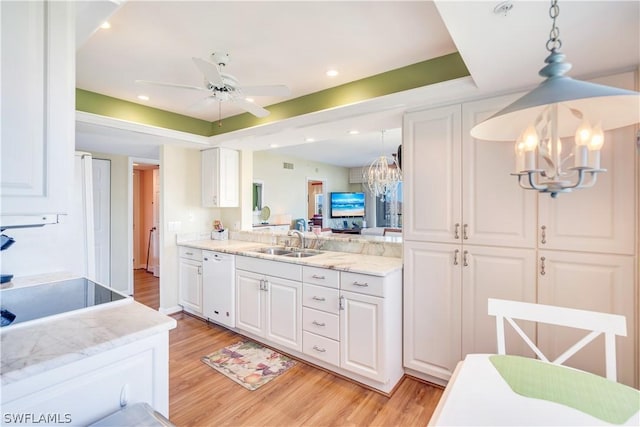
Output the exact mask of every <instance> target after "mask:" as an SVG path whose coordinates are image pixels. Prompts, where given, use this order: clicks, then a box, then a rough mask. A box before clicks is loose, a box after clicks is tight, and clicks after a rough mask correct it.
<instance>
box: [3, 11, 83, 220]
mask: <svg viewBox="0 0 640 427" xmlns="http://www.w3.org/2000/svg"><path fill="white" fill-rule="evenodd" d="M0 14H1V15H2V26H1V31H2V33H1V38H2V150H1V154H2V155H1V157H2V175H1V181H0V192H1V193H2V203H1V206H2V211H1V213H2V216H3V223H6V222H7V221H5V220H4V218H6V217H8V216H32V215H39V216H42V215H44V214H64V213H67V210H68V205H69V194H68V193H69V188H70V187H71V185H72V182H73V152H74V144H75V39H74V34H75V15H74V3H73V2H19V1H17V2H1V3H0Z"/></svg>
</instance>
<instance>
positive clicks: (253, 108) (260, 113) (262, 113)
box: [231, 98, 270, 117]
mask: <svg viewBox="0 0 640 427" xmlns="http://www.w3.org/2000/svg"><path fill="white" fill-rule="evenodd" d="M231 102H233V103H234V104H236V105H237V106H238V107H240V108H242V109H243V110H245V111H248V112H249V113H251V114H253V115H254V116H256V117H267V116H268V115H269V114H270V113H269V110H265V109H264V108H262V107H261V106H259V105H256V104H254V103H253V102H249V101H247V100H246V99H243V98H231Z"/></svg>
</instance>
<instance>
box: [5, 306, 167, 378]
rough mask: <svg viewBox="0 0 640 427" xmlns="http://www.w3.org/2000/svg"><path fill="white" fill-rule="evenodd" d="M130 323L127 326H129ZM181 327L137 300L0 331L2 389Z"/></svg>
mask: <svg viewBox="0 0 640 427" xmlns="http://www.w3.org/2000/svg"><path fill="white" fill-rule="evenodd" d="M124 319H126V321H124ZM175 327H176V321H175V319H173V318H171V317H168V316H165V315H164V314H160V313H158V312H157V311H155V310H153V309H151V308H149V307H146V306H144V305H142V304H140V303H138V302H136V301H134V300H133V298H128V299H127V300H124V301H122V303H113V304H105V305H103V306H100V307H95V308H93V309H87V310H82V311H78V312H73V313H69V314H68V315H65V316H62V317H57V318H53V319H50V320H47V321H36V322H34V323H33V324H31V325H27V324H26V323H25V324H24V325H16V327H15V328H12V327H6V328H3V329H2V330H0V343H1V346H2V355H1V364H0V378H1V380H2V385H3V386H4V385H7V384H10V383H13V382H15V381H20V380H22V379H25V378H28V377H30V376H32V375H36V374H39V373H41V372H45V371H48V370H51V369H54V368H57V367H59V366H63V365H66V364H69V363H72V362H75V361H78V360H81V359H84V358H86V357H90V356H93V355H95V354H98V353H102V352H104V351H107V350H110V349H112V348H115V347H119V346H122V345H125V344H129V343H131V342H134V341H137V340H140V339H142V338H146V337H149V336H152V335H155V334H158V333H161V332H163V331H167V330H169V329H173V328H175Z"/></svg>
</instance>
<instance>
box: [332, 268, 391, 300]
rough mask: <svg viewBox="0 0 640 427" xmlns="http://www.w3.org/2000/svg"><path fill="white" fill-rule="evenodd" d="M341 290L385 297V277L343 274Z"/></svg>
mask: <svg viewBox="0 0 640 427" xmlns="http://www.w3.org/2000/svg"><path fill="white" fill-rule="evenodd" d="M340 288H341V289H343V290H345V291H351V292H358V293H361V294H367V295H373V296H377V297H384V277H379V276H368V275H366V274H357V273H348V272H342V277H341V280H340Z"/></svg>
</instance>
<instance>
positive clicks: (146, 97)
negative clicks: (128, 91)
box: [138, 95, 149, 101]
mask: <svg viewBox="0 0 640 427" xmlns="http://www.w3.org/2000/svg"><path fill="white" fill-rule="evenodd" d="M138 99H139V100H140V101H148V100H149V97H148V96H147V95H138Z"/></svg>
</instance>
